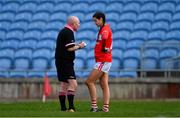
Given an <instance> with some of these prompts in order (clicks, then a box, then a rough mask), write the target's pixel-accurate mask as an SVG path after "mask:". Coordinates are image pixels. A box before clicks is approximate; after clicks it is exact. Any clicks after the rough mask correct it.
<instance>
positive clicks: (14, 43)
mask: <svg viewBox="0 0 180 118" xmlns="http://www.w3.org/2000/svg"><path fill="white" fill-rule="evenodd" d="M18 44H19V41H18V40H16V39H8V40H7V41H6V40H4V41H3V42H2V43H1V45H0V46H1V47H0V48H1V49H6V48H9V49H12V50H16V49H17V47H18Z"/></svg>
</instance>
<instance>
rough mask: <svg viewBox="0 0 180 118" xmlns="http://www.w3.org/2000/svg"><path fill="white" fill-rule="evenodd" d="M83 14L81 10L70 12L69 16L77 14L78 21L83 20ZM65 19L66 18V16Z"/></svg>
mask: <svg viewBox="0 0 180 118" xmlns="http://www.w3.org/2000/svg"><path fill="white" fill-rule="evenodd" d="M84 14H85V13H83V12H71V13H70V14H69V16H77V17H78V18H79V20H80V22H83V21H84ZM66 19H67V18H66Z"/></svg>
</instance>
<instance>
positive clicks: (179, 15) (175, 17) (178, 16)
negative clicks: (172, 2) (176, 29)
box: [172, 12, 180, 22]
mask: <svg viewBox="0 0 180 118" xmlns="http://www.w3.org/2000/svg"><path fill="white" fill-rule="evenodd" d="M179 20H180V12H177V13H174V15H173V16H172V21H173V22H176V21H179Z"/></svg>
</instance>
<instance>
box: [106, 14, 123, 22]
mask: <svg viewBox="0 0 180 118" xmlns="http://www.w3.org/2000/svg"><path fill="white" fill-rule="evenodd" d="M119 17H120V15H119V14H118V13H115V12H108V13H106V20H107V22H110V21H112V22H115V23H117V22H118V21H119Z"/></svg>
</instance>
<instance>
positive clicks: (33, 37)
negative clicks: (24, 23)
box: [24, 30, 41, 41]
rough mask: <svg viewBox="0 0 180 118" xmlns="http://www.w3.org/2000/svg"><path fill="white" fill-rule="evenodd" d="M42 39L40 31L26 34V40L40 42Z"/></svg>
mask: <svg viewBox="0 0 180 118" xmlns="http://www.w3.org/2000/svg"><path fill="white" fill-rule="evenodd" d="M40 37H41V31H38V30H29V31H27V32H25V33H24V40H28V39H31V40H36V41H38V40H39V39H40Z"/></svg>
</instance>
